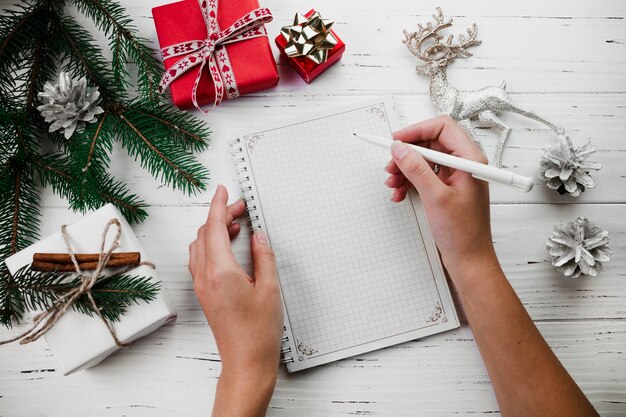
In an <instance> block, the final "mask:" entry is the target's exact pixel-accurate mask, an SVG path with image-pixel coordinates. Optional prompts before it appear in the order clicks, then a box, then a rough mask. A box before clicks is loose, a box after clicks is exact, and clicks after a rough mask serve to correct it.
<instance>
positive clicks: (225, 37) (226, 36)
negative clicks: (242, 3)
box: [159, 0, 272, 113]
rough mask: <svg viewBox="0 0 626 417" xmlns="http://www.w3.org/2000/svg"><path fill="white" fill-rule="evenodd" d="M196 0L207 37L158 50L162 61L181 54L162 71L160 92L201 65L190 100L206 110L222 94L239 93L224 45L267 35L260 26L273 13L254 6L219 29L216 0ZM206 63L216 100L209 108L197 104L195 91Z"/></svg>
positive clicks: (269, 20) (219, 100) (206, 111)
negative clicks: (233, 21) (229, 24)
mask: <svg viewBox="0 0 626 417" xmlns="http://www.w3.org/2000/svg"><path fill="white" fill-rule="evenodd" d="M198 2H199V3H200V10H201V11H202V16H203V18H204V22H205V23H206V28H207V37H206V39H205V40H192V41H186V42H181V43H178V44H176V45H172V46H168V47H167V48H163V49H161V54H162V55H163V59H164V60H165V59H167V58H172V57H176V56H184V57H183V58H181V59H180V60H178V61H176V63H175V64H174V65H172V67H171V68H170V69H168V70H166V71H165V74H163V77H162V78H161V82H160V83H159V91H161V92H163V91H164V90H165V89H166V88H167V87H168V86H169V85H170V84H171V83H172V82H174V81H175V80H176V79H177V78H178V77H180V76H181V75H183V74H184V73H186V72H187V71H189V70H190V69H192V68H195V67H196V66H198V65H200V70H199V71H198V75H197V76H196V80H195V82H194V84H193V89H192V91H191V101H192V102H193V105H194V106H195V107H196V108H197V109H198V110H200V111H202V112H204V113H208V112H210V111H211V110H213V108H215V106H218V105H219V104H220V103H221V102H222V99H223V98H224V93H226V95H227V97H228V98H229V99H231V98H235V97H238V96H239V88H238V87H237V81H236V80H235V74H234V72H233V70H232V65H231V63H230V58H229V56H228V52H227V51H226V48H225V47H224V46H225V45H227V44H229V43H234V42H239V41H243V40H247V39H252V38H258V37H262V36H267V32H266V31H265V27H264V26H263V25H264V24H265V23H268V22H271V21H272V13H271V12H270V10H269V9H267V8H259V9H255V10H252V11H251V12H250V13H248V14H246V15H245V16H242V17H241V18H239V19H238V20H237V21H236V22H235V23H233V24H232V25H231V26H230V27H228V28H227V29H224V30H220V27H219V24H218V22H217V9H218V0H198ZM207 62H208V65H209V74H210V76H211V78H212V79H213V84H214V86H215V100H214V102H213V105H212V106H211V108H210V109H208V110H204V109H202V108H201V107H200V105H199V104H198V99H197V91H198V85H199V84H200V78H201V76H202V72H203V70H204V66H205V65H206V64H207Z"/></svg>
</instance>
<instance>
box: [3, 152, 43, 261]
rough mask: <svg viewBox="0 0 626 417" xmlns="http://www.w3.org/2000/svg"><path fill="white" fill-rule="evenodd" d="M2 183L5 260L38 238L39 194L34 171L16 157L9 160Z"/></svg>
mask: <svg viewBox="0 0 626 417" xmlns="http://www.w3.org/2000/svg"><path fill="white" fill-rule="evenodd" d="M7 165H8V166H7V167H6V168H5V171H4V173H6V175H7V178H6V179H3V181H2V183H1V185H0V200H1V201H0V256H2V259H4V258H6V257H7V256H10V255H13V254H14V253H16V252H17V251H19V250H21V249H23V248H25V247H26V246H28V245H30V244H32V243H33V242H34V241H35V240H36V239H37V238H38V230H39V215H40V213H39V193H38V191H37V189H36V186H35V183H34V179H33V177H32V173H31V172H30V171H29V169H28V168H27V167H26V166H25V165H24V164H22V163H21V162H20V161H19V160H17V158H12V159H10V160H9V161H8V164H7Z"/></svg>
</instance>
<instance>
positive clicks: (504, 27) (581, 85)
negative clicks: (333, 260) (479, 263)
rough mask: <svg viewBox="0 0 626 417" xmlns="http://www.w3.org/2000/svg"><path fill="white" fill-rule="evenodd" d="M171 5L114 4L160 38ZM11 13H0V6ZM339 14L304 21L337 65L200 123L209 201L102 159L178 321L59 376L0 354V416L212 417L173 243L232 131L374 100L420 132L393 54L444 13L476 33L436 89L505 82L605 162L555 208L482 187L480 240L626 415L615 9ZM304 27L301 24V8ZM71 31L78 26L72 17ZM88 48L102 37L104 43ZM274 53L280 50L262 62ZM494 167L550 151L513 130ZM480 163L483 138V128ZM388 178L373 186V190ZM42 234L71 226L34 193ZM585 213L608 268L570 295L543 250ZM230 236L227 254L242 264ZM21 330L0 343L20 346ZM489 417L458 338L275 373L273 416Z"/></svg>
mask: <svg viewBox="0 0 626 417" xmlns="http://www.w3.org/2000/svg"><path fill="white" fill-rule="evenodd" d="M167 2H168V0H142V1H138V0H136V1H130V0H123V1H122V4H123V5H124V6H125V7H126V8H127V10H128V12H129V13H130V15H131V17H132V18H133V19H134V20H135V22H136V24H137V26H138V27H139V29H140V31H141V32H142V34H143V35H144V36H145V37H147V38H149V39H152V40H156V35H155V31H154V26H153V21H152V18H151V14H150V9H151V8H152V7H154V6H156V5H159V4H164V3H167ZM5 4H8V1H6V2H3V4H2V7H5V6H4V5H5ZM384 4H385V6H384V8H381V6H380V3H379V2H357V1H345V2H337V1H330V0H320V1H318V2H316V3H315V4H312V5H314V6H315V7H316V8H317V9H318V10H320V11H321V12H322V13H324V14H325V15H327V16H329V17H333V18H334V19H335V20H336V21H337V25H336V30H337V32H338V33H339V34H340V36H342V37H343V39H344V40H345V41H346V43H347V45H348V47H347V51H346V54H345V56H344V59H343V60H342V61H340V63H339V64H338V65H336V66H335V67H333V68H332V69H331V70H329V71H328V72H327V73H326V74H325V75H324V76H322V77H320V78H319V79H318V80H316V81H315V82H314V83H312V84H310V85H306V84H305V83H304V82H303V81H302V80H301V79H300V78H299V77H298V76H297V75H295V74H294V73H293V72H292V71H291V70H290V69H289V67H288V66H287V65H286V64H285V63H284V62H283V61H280V60H278V63H279V71H280V75H281V83H280V84H279V86H278V87H276V88H275V89H272V90H268V91H265V92H260V93H257V94H254V95H252V96H249V97H242V98H239V99H237V100H236V101H232V102H225V103H223V104H222V106H220V108H219V109H218V110H217V111H215V112H213V113H211V114H209V115H207V116H202V117H203V118H204V119H205V120H206V121H207V123H208V124H209V125H210V126H211V129H212V130H213V132H214V134H213V136H212V146H211V147H210V149H209V150H208V151H206V152H204V153H203V154H201V156H200V158H201V160H202V162H203V163H204V164H206V165H207V166H208V167H209V168H210V170H211V173H212V182H211V184H210V186H209V189H208V190H207V191H206V192H203V193H200V194H198V195H196V196H192V197H186V196H182V195H181V194H178V193H175V192H173V191H171V190H169V189H168V188H167V187H165V186H163V185H162V184H160V183H159V181H157V180H154V179H153V178H151V177H150V176H149V174H147V173H146V172H145V171H144V170H142V169H141V168H139V167H138V164H137V163H135V162H134V161H132V160H131V159H130V158H128V156H126V155H125V154H124V152H123V150H121V149H117V148H116V149H115V150H114V152H113V158H112V163H111V170H112V172H113V174H114V175H115V176H116V177H117V178H119V179H121V180H123V181H125V182H127V183H128V184H129V186H130V188H131V189H132V190H133V191H135V192H138V193H139V194H140V195H142V196H143V197H145V198H146V201H147V202H148V203H149V204H150V207H149V208H148V212H149V213H150V218H149V219H148V220H147V221H145V222H144V223H142V224H139V225H136V226H134V229H135V231H136V233H137V235H138V237H139V238H140V239H141V241H142V243H143V244H144V246H145V248H146V250H147V252H148V253H149V254H150V255H151V257H152V258H153V259H155V260H157V261H158V272H159V275H160V277H161V278H162V279H163V281H164V284H165V286H166V288H167V290H168V294H169V296H170V298H171V300H172V304H173V306H174V307H175V308H176V309H177V310H178V312H179V317H178V320H177V321H176V322H175V323H172V324H169V325H167V326H165V327H164V328H162V329H160V330H158V331H157V332H155V333H153V334H151V335H149V336H147V337H146V338H144V339H142V340H140V341H138V342H137V343H135V344H134V345H133V346H132V347H131V348H130V349H128V350H126V351H122V352H119V353H116V354H115V355H113V356H112V357H111V358H109V359H107V360H106V361H105V362H103V363H101V364H100V365H98V366H97V367H95V368H92V369H90V370H87V371H84V372H80V373H78V374H76V375H73V376H70V377H63V376H62V375H60V374H58V373H57V372H55V370H54V368H55V362H54V357H53V356H52V354H51V352H50V351H49V350H48V349H47V347H46V345H45V342H43V341H40V342H37V343H34V344H32V345H27V346H20V345H9V346H3V347H2V348H0V416H2V417H14V416H20V417H30V416H33V417H34V416H42V415H45V416H51V417H52V416H64V417H72V416H84V415H86V414H93V415H98V416H122V415H123V416H136V417H141V416H171V415H181V416H198V415H207V414H208V413H209V410H210V407H211V404H212V399H213V393H214V389H215V382H216V378H217V376H218V375H219V369H220V363H219V355H218V353H217V349H216V347H215V343H214V341H213V338H212V336H211V332H210V329H209V328H208V326H207V325H206V320H205V318H204V316H203V314H202V311H201V309H200V307H199V305H198V303H197V300H196V298H195V296H194V294H193V290H192V285H191V281H190V277H189V274H188V271H187V246H188V244H189V242H190V241H191V240H192V239H193V237H194V236H195V233H196V228H197V226H198V225H199V224H200V223H201V222H202V221H203V219H204V218H205V216H206V212H207V210H208V201H209V199H210V196H211V195H212V193H213V191H214V189H215V186H216V184H217V183H218V182H222V183H224V184H226V185H227V186H228V188H229V190H230V192H231V194H232V196H233V198H236V196H237V194H238V191H237V187H236V183H235V180H234V178H235V177H234V173H233V169H232V166H231V163H230V155H229V154H228V152H227V151H228V146H227V144H228V141H229V139H230V138H231V136H232V131H233V129H235V128H236V129H239V128H242V127H243V128H245V127H251V126H255V125H257V124H259V123H262V122H266V121H268V120H277V119H279V118H281V117H284V116H285V115H289V114H294V115H296V114H302V113H303V112H305V111H315V110H319V109H322V108H325V107H329V106H332V105H334V104H340V103H348V102H351V101H355V100H359V99H361V98H366V97H371V96H373V95H380V94H391V95H392V96H393V99H394V102H395V104H396V108H397V112H398V115H399V117H400V120H401V123H402V124H404V125H406V124H409V123H412V122H413V121H416V120H420V119H424V118H427V117H431V116H433V115H434V111H433V109H432V106H431V104H430V99H429V97H428V94H427V92H428V82H427V80H426V79H424V78H421V77H419V76H417V75H416V74H415V72H414V67H415V65H416V62H415V60H414V58H413V57H412V56H411V55H410V54H409V53H408V52H407V51H406V49H405V48H404V46H403V45H402V44H401V43H400V40H401V39H402V33H401V30H402V29H404V28H406V29H411V28H413V27H415V24H416V23H418V22H425V21H427V20H428V18H429V17H430V14H431V13H432V12H433V11H434V8H435V6H437V5H441V6H442V7H443V10H444V12H446V14H447V15H449V16H450V17H453V18H454V19H455V25H454V27H453V31H452V33H455V34H457V33H462V32H463V31H464V30H465V28H466V27H467V26H469V25H470V24H471V23H472V22H476V23H477V24H478V25H479V37H480V39H482V40H483V44H482V45H481V46H479V47H478V48H475V51H474V52H475V56H474V57H473V58H471V59H468V60H459V61H458V62H456V63H454V64H452V65H451V67H450V70H449V79H450V82H451V83H452V84H453V85H455V86H456V87H458V88H463V89H477V88H480V87H483V86H485V85H493V84H495V85H498V84H499V83H500V82H501V81H502V80H506V81H507V84H508V90H509V91H510V92H511V94H512V97H513V98H514V100H515V101H516V102H517V103H518V104H520V105H522V106H523V107H526V108H531V109H533V110H535V111H537V112H538V113H539V114H542V115H543V116H545V117H546V118H548V119H550V120H551V121H553V122H555V123H557V124H559V125H562V126H563V127H564V128H565V129H566V131H567V132H568V134H570V136H571V137H572V139H573V140H574V142H576V143H579V144H582V143H584V141H586V140H587V139H590V140H592V142H593V143H594V144H595V146H596V148H597V149H598V153H597V155H596V156H595V157H594V158H593V159H595V160H597V161H599V162H601V163H602V164H603V169H602V170H601V171H600V172H598V173H597V174H595V175H594V177H595V178H596V180H597V187H596V188H595V189H592V190H588V191H586V192H585V193H583V195H582V196H581V197H580V198H578V199H572V198H567V197H562V196H558V195H556V194H555V193H553V192H551V191H550V190H547V189H546V188H545V187H543V186H542V185H541V184H538V186H537V187H535V189H534V190H533V191H532V192H531V193H529V194H519V193H517V192H514V191H512V190H507V189H504V188H501V187H492V202H493V207H492V218H493V233H494V242H495V245H496V249H497V252H498V255H499V256H500V260H501V262H502V264H503V267H504V269H505V272H506V273H507V276H508V277H509V279H510V281H511V283H512V285H513V286H514V288H515V289H516V291H517V292H518V294H519V296H520V298H521V300H522V302H523V303H524V305H525V306H526V308H527V309H528V311H529V313H530V314H531V316H532V317H533V319H534V320H535V321H536V322H537V323H538V327H539V329H540V330H541V332H542V333H543V334H544V336H545V337H546V339H547V340H548V342H549V344H550V345H551V346H552V348H553V349H554V351H555V353H556V354H557V355H558V357H559V358H560V359H561V360H562V361H563V363H564V365H565V366H566V367H567V369H568V370H569V371H570V372H571V373H572V375H573V376H574V378H575V379H576V381H577V382H578V383H579V384H580V386H581V387H582V389H583V390H584V391H585V393H586V394H587V395H588V396H589V398H590V399H591V401H592V402H593V404H594V405H595V406H596V408H597V409H598V410H599V411H600V413H601V415H603V416H623V415H626V355H625V354H624V347H625V346H626V222H625V221H624V219H625V218H626V164H625V163H624V161H626V94H625V93H626V8H625V7H624V3H623V0H607V1H602V2H570V1H565V0H558V1H551V2H546V1H543V0H528V1H525V2H524V3H523V4H518V3H512V2H491V1H487V0H477V1H474V2H465V3H461V2H453V1H451V0H445V1H441V2H437V3H432V2H422V3H419V2H408V1H405V0H390V1H388V2H385V3H384ZM263 5H264V6H267V7H270V8H271V9H272V11H273V13H274V16H275V21H274V22H272V23H271V24H270V25H268V31H269V33H270V34H272V35H275V34H276V33H277V32H278V30H279V28H280V27H281V26H282V25H284V24H286V23H288V22H289V21H290V20H291V19H292V16H293V13H294V12H295V11H296V7H306V6H309V5H294V4H293V2H287V1H285V0H267V1H265V2H263ZM299 11H301V12H306V11H307V10H304V9H303V10H299ZM82 21H85V20H84V19H83V20H82ZM99 39H102V38H101V37H100V38H99ZM274 52H275V56H276V57H278V53H277V51H276V50H275V51H274ZM503 120H504V121H505V122H506V123H508V124H509V125H510V126H511V127H513V128H514V130H513V133H512V136H511V140H510V146H509V147H508V149H507V150H506V151H505V154H504V165H505V166H508V167H510V168H513V169H515V170H516V171H519V172H522V173H525V174H527V175H533V176H534V175H536V172H537V164H538V160H539V156H540V154H541V149H542V148H543V146H545V145H546V144H548V143H552V142H553V141H554V136H553V135H552V134H551V133H550V132H548V131H547V130H546V129H544V128H543V127H542V126H541V125H538V124H537V123H535V122H533V121H529V120H526V119H523V118H521V117H519V116H516V115H504V116H503ZM479 137H480V138H481V140H482V141H483V144H484V145H485V148H486V149H487V151H488V153H489V152H492V151H493V144H494V143H495V138H496V136H495V133H493V132H488V131H482V130H481V131H480V132H479ZM382 180H384V176H383V174H382V172H381V181H382ZM42 203H43V205H44V207H43V210H42V212H43V215H44V217H43V222H42V235H44V236H45V235H47V234H49V233H52V232H54V231H56V230H58V228H59V226H60V225H61V224H63V223H67V222H71V221H73V220H75V219H78V218H79V217H80V214H76V213H70V212H68V211H67V204H66V202H65V201H63V200H60V199H59V198H58V197H56V196H54V195H52V193H51V192H50V191H49V190H46V191H44V197H43V200H42ZM579 215H586V216H590V218H591V219H592V220H593V221H595V222H596V223H597V224H598V225H600V226H602V227H604V228H606V229H608V230H609V231H610V232H611V239H612V240H611V247H612V249H613V251H614V252H615V254H614V255H613V259H612V261H611V262H610V263H608V264H607V265H606V268H605V271H604V272H603V273H602V274H601V275H600V276H599V277H597V278H594V279H578V280H567V279H564V278H562V277H560V276H559V274H558V273H557V272H556V271H554V270H553V269H552V267H551V265H550V263H549V258H548V254H547V252H546V251H545V239H546V237H547V236H549V234H550V230H551V228H552V226H553V225H555V224H557V223H560V222H565V221H568V220H571V219H573V218H575V217H576V216H579ZM246 237H247V236H246V235H245V234H244V235H243V236H241V237H240V238H238V239H237V240H236V241H235V242H234V251H235V253H236V256H237V257H238V259H239V260H240V261H241V262H242V263H243V264H244V265H245V266H246V267H249V266H250V262H249V251H248V243H247V240H246ZM19 329H20V326H17V327H16V328H15V329H13V330H12V331H11V332H6V331H4V330H3V331H2V334H3V335H5V334H9V333H12V332H17V331H19ZM475 414H489V415H498V414H499V413H498V407H497V403H496V401H495V397H494V395H493V391H492V387H491V384H490V382H489V379H488V377H487V374H486V372H485V369H484V366H483V364H482V361H481V358H480V355H479V353H478V350H477V348H476V345H475V342H474V340H473V336H472V333H471V330H470V329H469V327H468V326H467V324H464V325H463V327H461V328H460V329H458V330H456V331H453V332H448V333H445V334H442V335H437V336H433V337H429V338H426V339H423V340H419V341H414V342H410V343H406V344H402V345H399V346H396V347H392V348H388V349H384V350H381V351H377V352H372V353H369V354H366V355H362V356H359V357H357V358H352V359H347V360H344V361H340V362H337V363H334V364H331V365H328V366H324V367H320V368H316V369H313V370H311V371H308V372H304V373H300V374H296V375H287V374H286V373H285V372H284V370H283V371H281V374H280V378H279V382H278V385H277V389H276V393H275V395H274V398H273V400H272V403H271V407H270V410H269V415H270V416H295V415H297V416H322V415H381V416H387V415H389V416H391V415H393V416H404V415H407V416H408V415H420V416H444V415H457V416H463V415H475Z"/></svg>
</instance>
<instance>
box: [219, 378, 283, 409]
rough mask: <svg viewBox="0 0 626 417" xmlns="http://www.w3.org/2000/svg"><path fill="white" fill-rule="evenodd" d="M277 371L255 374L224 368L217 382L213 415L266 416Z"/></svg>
mask: <svg viewBox="0 0 626 417" xmlns="http://www.w3.org/2000/svg"><path fill="white" fill-rule="evenodd" d="M276 377H277V372H273V373H263V374H255V373H254V372H234V371H230V370H222V373H221V374H220V377H219V380H218V382H217V391H216V395H215V404H214V408H213V417H221V416H226V415H228V416H255V417H256V416H259V417H260V416H265V412H266V410H267V407H268V405H269V402H270V400H271V398H272V394H273V392H274V386H275V385H276Z"/></svg>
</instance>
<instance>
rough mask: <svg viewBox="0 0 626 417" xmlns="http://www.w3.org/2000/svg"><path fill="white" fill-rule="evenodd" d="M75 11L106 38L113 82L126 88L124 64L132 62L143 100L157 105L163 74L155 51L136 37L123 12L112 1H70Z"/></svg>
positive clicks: (145, 40)
mask: <svg viewBox="0 0 626 417" xmlns="http://www.w3.org/2000/svg"><path fill="white" fill-rule="evenodd" d="M72 3H73V4H74V5H75V6H76V8H77V9H78V10H79V11H80V12H82V13H84V14H85V15H86V16H88V17H90V18H91V19H93V20H94V22H95V23H96V25H97V26H98V27H99V28H100V29H101V30H103V31H104V32H105V33H106V34H107V35H109V41H110V42H109V46H110V47H111V50H112V51H113V53H114V55H115V56H116V57H117V61H115V60H114V62H115V64H114V65H113V73H114V78H115V81H116V83H117V85H118V86H119V87H120V88H124V87H125V86H126V85H127V84H126V83H125V82H124V81H123V80H126V78H127V77H126V76H127V75H128V72H127V71H126V69H125V66H126V64H128V63H130V62H131V60H132V61H134V62H135V63H136V64H137V66H138V67H139V68H138V69H139V71H138V89H139V92H140V94H141V95H142V97H143V98H144V99H149V100H151V101H158V100H159V98H160V94H159V93H158V88H157V86H158V83H159V80H160V78H161V74H162V70H163V68H162V65H161V63H160V61H159V60H157V59H156V58H155V54H154V51H153V50H152V48H150V47H149V46H148V45H149V44H150V41H149V40H147V39H145V38H141V37H139V36H138V35H137V29H136V28H135V26H134V25H132V24H131V20H130V19H129V18H128V17H127V15H126V11H125V10H124V8H123V7H121V6H120V5H119V4H118V3H115V2H114V1H111V0H72Z"/></svg>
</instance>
